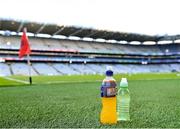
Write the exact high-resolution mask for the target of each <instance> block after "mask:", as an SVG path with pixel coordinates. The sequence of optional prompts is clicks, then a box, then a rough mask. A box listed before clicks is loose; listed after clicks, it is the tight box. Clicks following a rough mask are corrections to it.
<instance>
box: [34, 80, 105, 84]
mask: <svg viewBox="0 0 180 129" xmlns="http://www.w3.org/2000/svg"><path fill="white" fill-rule="evenodd" d="M101 81H102V80H95V81H49V82H44V83H43V84H58V83H83V82H101ZM36 84H39V83H36Z"/></svg>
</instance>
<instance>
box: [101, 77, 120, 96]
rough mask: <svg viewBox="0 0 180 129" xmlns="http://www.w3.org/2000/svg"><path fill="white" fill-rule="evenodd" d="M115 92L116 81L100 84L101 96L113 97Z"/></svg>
mask: <svg viewBox="0 0 180 129" xmlns="http://www.w3.org/2000/svg"><path fill="white" fill-rule="evenodd" d="M116 94H117V88H116V82H115V81H107V82H103V83H102V86H101V97H115V96H116Z"/></svg>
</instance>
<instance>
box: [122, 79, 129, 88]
mask: <svg viewBox="0 0 180 129" xmlns="http://www.w3.org/2000/svg"><path fill="white" fill-rule="evenodd" d="M120 87H123V88H126V87H128V82H127V78H122V79H121V82H120Z"/></svg>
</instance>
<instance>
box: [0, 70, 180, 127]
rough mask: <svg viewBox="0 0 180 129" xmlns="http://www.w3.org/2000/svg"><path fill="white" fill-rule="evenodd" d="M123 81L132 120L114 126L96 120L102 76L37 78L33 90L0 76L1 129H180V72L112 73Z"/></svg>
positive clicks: (99, 104) (23, 78)
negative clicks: (126, 89) (126, 81)
mask: <svg viewBox="0 0 180 129" xmlns="http://www.w3.org/2000/svg"><path fill="white" fill-rule="evenodd" d="M121 77H127V78H128V82H129V90H130V93H131V103H130V105H131V106H130V117H131V121H129V122H120V123H118V124H116V125H101V124H100V122H99V114H100V111H101V98H100V85H101V81H102V79H103V78H104V76H101V75H84V76H83V75H81V76H38V77H33V85H32V86H29V85H28V84H24V83H21V82H18V81H16V80H8V79H7V78H6V79H5V78H0V128H3V127H6V128H9V127H11V128H26V127H27V128H44V127H48V128H55V127H57V128H60V127H61V128H67V127H69V128H71V127H76V128H79V127H85V128H88V127H92V128H99V127H101V128H146V127H148V128H180V76H179V74H177V73H172V74H135V75H116V76H115V78H116V80H117V82H118V83H119V80H120V78H121ZM10 78H13V79H17V80H23V81H27V77H21V76H12V77H10Z"/></svg>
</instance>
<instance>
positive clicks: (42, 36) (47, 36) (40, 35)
mask: <svg viewBox="0 0 180 129" xmlns="http://www.w3.org/2000/svg"><path fill="white" fill-rule="evenodd" d="M36 36H37V37H41V38H50V37H51V35H49V34H36Z"/></svg>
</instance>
